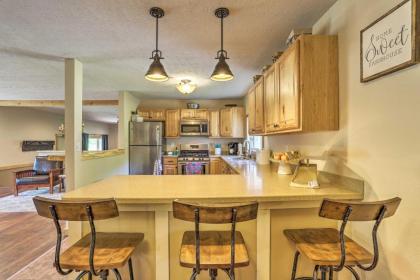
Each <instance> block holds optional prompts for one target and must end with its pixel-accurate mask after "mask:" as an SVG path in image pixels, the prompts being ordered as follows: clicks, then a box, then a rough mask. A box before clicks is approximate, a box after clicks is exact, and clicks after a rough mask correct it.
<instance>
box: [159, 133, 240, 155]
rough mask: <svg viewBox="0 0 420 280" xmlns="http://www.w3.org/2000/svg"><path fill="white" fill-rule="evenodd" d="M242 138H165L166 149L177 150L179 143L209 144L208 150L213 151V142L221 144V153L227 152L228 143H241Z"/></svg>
mask: <svg viewBox="0 0 420 280" xmlns="http://www.w3.org/2000/svg"><path fill="white" fill-rule="evenodd" d="M243 141H244V139H232V138H229V139H224V138H207V137H181V138H177V139H166V150H167V151H173V150H175V149H176V147H177V148H178V150H179V145H181V144H210V152H211V153H212V154H213V153H214V144H221V145H222V153H223V154H227V152H228V143H230V142H238V143H242V142H243Z"/></svg>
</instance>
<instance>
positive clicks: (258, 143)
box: [246, 116, 264, 150]
mask: <svg viewBox="0 0 420 280" xmlns="http://www.w3.org/2000/svg"><path fill="white" fill-rule="evenodd" d="M248 121H249V120H248V116H247V117H246V131H247V137H246V139H247V140H248V141H249V142H250V143H251V150H261V149H262V148H263V147H264V141H263V140H264V139H263V136H254V135H249V134H248V131H249V129H248V125H249V124H248Z"/></svg>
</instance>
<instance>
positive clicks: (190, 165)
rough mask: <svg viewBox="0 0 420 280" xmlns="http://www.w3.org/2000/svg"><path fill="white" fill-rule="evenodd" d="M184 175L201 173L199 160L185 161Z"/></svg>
mask: <svg viewBox="0 0 420 280" xmlns="http://www.w3.org/2000/svg"><path fill="white" fill-rule="evenodd" d="M185 173H186V175H198V174H203V171H202V165H201V163H199V162H187V164H186V165H185Z"/></svg>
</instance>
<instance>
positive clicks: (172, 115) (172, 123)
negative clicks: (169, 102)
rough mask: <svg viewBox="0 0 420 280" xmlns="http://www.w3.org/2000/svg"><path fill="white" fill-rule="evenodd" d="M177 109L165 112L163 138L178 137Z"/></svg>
mask: <svg viewBox="0 0 420 280" xmlns="http://www.w3.org/2000/svg"><path fill="white" fill-rule="evenodd" d="M179 119H180V113H179V109H171V110H166V122H165V136H166V137H173V138H176V137H179V125H180V124H179Z"/></svg>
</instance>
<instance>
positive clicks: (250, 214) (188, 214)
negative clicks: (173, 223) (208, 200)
mask: <svg viewBox="0 0 420 280" xmlns="http://www.w3.org/2000/svg"><path fill="white" fill-rule="evenodd" d="M197 209H198V210H199V213H200V220H199V222H200V223H205V224H228V223H232V218H233V216H232V215H233V210H234V209H236V222H245V221H249V220H254V219H256V218H257V212H258V203H257V202H250V203H221V204H202V203H189V202H181V201H178V200H175V201H174V202H173V212H174V217H175V218H176V219H180V220H184V221H189V222H195V211H196V210H197Z"/></svg>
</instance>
